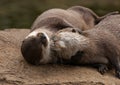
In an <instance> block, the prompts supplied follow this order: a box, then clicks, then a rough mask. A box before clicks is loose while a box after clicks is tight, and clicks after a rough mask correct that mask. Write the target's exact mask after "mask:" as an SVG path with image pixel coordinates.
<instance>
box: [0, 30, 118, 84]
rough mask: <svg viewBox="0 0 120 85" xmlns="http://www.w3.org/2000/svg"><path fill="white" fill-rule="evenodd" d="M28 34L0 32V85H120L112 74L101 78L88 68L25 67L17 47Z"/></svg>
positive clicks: (24, 32)
mask: <svg viewBox="0 0 120 85" xmlns="http://www.w3.org/2000/svg"><path fill="white" fill-rule="evenodd" d="M28 33H29V30H28V29H10V30H1V31H0V85H120V80H119V79H117V78H116V77H115V76H114V71H110V72H108V73H106V74H105V75H101V74H100V73H99V72H97V70H96V69H94V68H92V67H85V66H68V65H41V66H32V65H29V64H27V63H26V62H25V60H24V59H23V57H22V55H21V52H20V45H21V42H22V40H23V39H24V37H25V36H26V35H27V34H28Z"/></svg>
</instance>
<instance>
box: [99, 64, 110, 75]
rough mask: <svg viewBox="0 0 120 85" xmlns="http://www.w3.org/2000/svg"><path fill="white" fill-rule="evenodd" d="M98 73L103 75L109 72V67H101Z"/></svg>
mask: <svg viewBox="0 0 120 85" xmlns="http://www.w3.org/2000/svg"><path fill="white" fill-rule="evenodd" d="M98 71H99V72H100V73H101V74H102V75H103V74H104V73H106V72H107V71H108V67H107V65H100V66H99V68H98Z"/></svg>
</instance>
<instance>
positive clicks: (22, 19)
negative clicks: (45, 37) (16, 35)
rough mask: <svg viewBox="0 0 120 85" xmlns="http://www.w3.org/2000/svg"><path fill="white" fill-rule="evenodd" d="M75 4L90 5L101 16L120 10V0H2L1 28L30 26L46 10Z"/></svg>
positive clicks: (0, 11)
mask: <svg viewBox="0 0 120 85" xmlns="http://www.w3.org/2000/svg"><path fill="white" fill-rule="evenodd" d="M74 5H81V6H85V7H88V8H90V9H92V10H93V11H94V12H95V13H97V14H98V15H99V16H101V15H104V14H106V13H108V12H112V11H116V10H117V11H120V0H0V29H7V28H30V27H31V25H32V23H33V21H34V20H35V18H36V17H37V16H38V15H39V14H41V13H42V12H44V11H45V10H48V9H51V8H64V9H67V8H69V7H70V6H74Z"/></svg>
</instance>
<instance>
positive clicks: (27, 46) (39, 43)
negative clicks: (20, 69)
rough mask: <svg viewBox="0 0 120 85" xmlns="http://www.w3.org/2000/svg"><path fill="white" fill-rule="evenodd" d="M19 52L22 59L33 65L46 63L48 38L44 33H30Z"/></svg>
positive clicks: (37, 31) (47, 60)
mask: <svg viewBox="0 0 120 85" xmlns="http://www.w3.org/2000/svg"><path fill="white" fill-rule="evenodd" d="M21 52H22V55H23V57H24V59H25V60H26V61H27V62H28V63H30V64H33V65H39V64H45V63H48V62H49V60H50V58H49V37H48V35H47V34H46V33H45V32H41V31H39V30H35V31H33V32H31V33H30V34H29V35H28V36H27V37H26V38H25V39H24V40H23V43H22V45H21Z"/></svg>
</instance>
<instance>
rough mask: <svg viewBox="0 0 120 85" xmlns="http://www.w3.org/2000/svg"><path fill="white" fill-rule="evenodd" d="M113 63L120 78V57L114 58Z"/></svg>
mask: <svg viewBox="0 0 120 85" xmlns="http://www.w3.org/2000/svg"><path fill="white" fill-rule="evenodd" d="M111 63H112V64H113V66H114V67H115V73H116V77H118V78H119V79H120V59H119V57H118V58H114V59H112V60H111Z"/></svg>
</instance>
